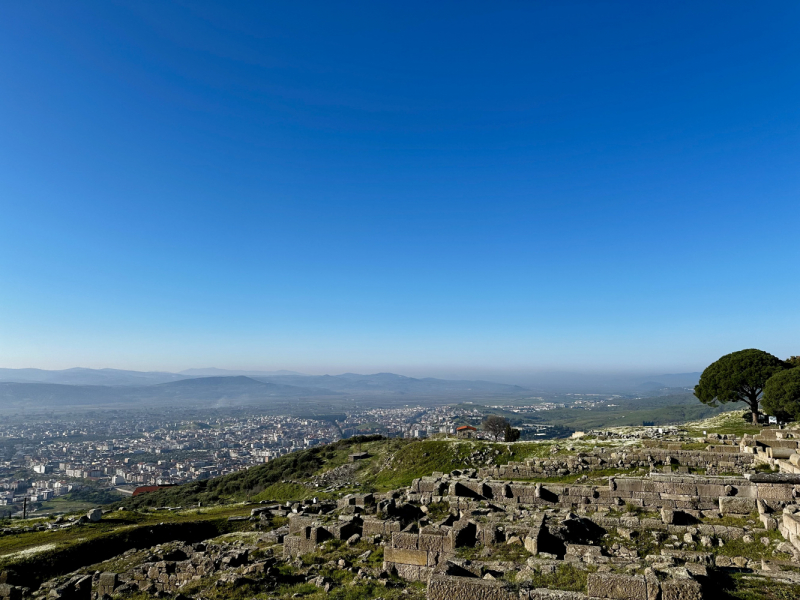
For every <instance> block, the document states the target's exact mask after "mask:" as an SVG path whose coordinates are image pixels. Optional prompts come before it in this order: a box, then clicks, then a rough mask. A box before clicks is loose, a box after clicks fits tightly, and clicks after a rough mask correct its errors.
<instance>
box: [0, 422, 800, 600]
mask: <svg viewBox="0 0 800 600" xmlns="http://www.w3.org/2000/svg"><path fill="white" fill-rule="evenodd" d="M790 447H791V448H793V450H791V452H792V456H794V458H791V460H790V459H776V458H774V457H773V456H772V455H773V454H774V453H776V452H778V450H777V449H779V448H790ZM767 450H769V451H767ZM795 451H797V452H795ZM781 452H784V451H783V450H782V451H781ZM797 457H800V434H796V433H795V432H793V431H786V430H784V431H783V432H781V431H778V430H765V431H763V432H762V431H760V430H758V429H755V428H753V427H751V426H749V425H748V424H747V423H745V422H744V421H743V420H742V419H741V416H740V415H739V414H738V413H728V414H723V415H716V416H713V417H710V418H708V419H705V420H701V421H695V422H690V423H684V424H682V425H680V426H675V427H669V428H666V429H663V428H662V431H661V432H659V431H658V429H657V428H645V427H641V426H638V427H619V428H608V429H604V430H596V431H592V432H589V433H587V434H585V435H582V436H578V437H577V438H576V439H570V440H548V441H532V442H514V443H504V442H485V441H479V440H468V439H463V440H462V439H444V438H443V439H430V440H407V439H405V440H404V439H385V438H382V437H380V436H362V437H357V438H351V439H347V440H342V441H339V442H336V443H334V444H330V445H327V446H319V447H314V448H309V449H306V450H302V451H298V452H295V453H292V454H289V455H286V456H283V457H281V458H278V459H276V460H274V461H270V462H269V463H267V464H264V465H261V466H256V467H251V468H249V469H247V470H245V471H241V472H237V473H234V474H231V475H227V476H225V477H219V478H215V479H210V480H207V481H196V482H193V483H189V484H185V485H181V486H176V487H172V488H168V489H163V490H160V491H155V492H151V493H146V494H142V495H139V496H136V497H133V498H128V499H126V500H123V501H121V502H119V503H117V504H116V505H113V506H111V507H110V508H111V509H112V510H108V511H106V512H105V514H101V513H100V512H99V511H93V512H90V513H89V515H87V517H88V518H87V517H83V518H81V519H78V518H77V517H78V516H79V515H74V516H69V515H67V516H64V517H59V518H58V519H56V520H53V519H52V518H50V519H32V520H29V521H28V522H27V523H26V524H25V527H18V526H16V522H12V523H10V524H9V525H10V527H7V528H6V529H5V530H3V532H2V533H3V534H2V536H0V567H2V568H3V569H5V570H6V572H7V575H6V577H7V579H8V581H9V582H11V584H12V585H13V584H17V585H27V586H29V587H32V588H34V589H36V588H38V587H39V586H43V587H41V588H39V589H40V591H39V594H40V595H41V594H42V593H43V592H48V593H49V590H56V591H58V594H59V597H67V596H70V595H74V594H80V593H82V592H81V590H86V589H88V588H87V587H86V586H90V587H92V588H93V589H95V590H96V591H98V593H109V594H110V593H112V592H113V594H114V595H115V596H117V597H119V598H121V599H127V598H133V597H134V596H135V597H137V598H141V600H144V598H145V597H147V596H142V594H146V595H148V596H149V595H152V596H155V597H161V598H163V597H165V596H174V595H176V594H180V595H182V596H183V597H185V598H198V599H199V598H208V599H210V600H222V599H223V598H237V599H238V598H242V599H244V598H251V597H259V598H260V597H262V595H263V597H264V598H267V597H269V598H280V599H281V600H290V599H291V598H297V597H306V596H307V597H309V598H310V599H311V600H323V599H324V598H326V597H327V596H333V597H334V598H337V599H341V600H346V599H349V600H353V599H361V598H363V599H365V600H366V599H367V598H372V597H377V596H381V597H383V598H386V599H392V600H395V599H396V600H399V599H400V598H402V597H409V596H410V597H411V598H414V599H419V600H421V599H422V597H423V596H427V599H428V600H446V598H448V597H449V594H452V593H453V592H452V590H457V591H458V596H459V597H460V598H464V599H465V600H478V599H479V598H491V599H493V598H497V599H499V600H522V599H523V598H527V599H528V600H530V599H531V598H533V599H534V600H551V599H552V598H555V597H558V598H559V599H561V600H589V598H597V597H599V598H606V599H607V600H614V599H616V600H619V598H621V596H618V595H614V594H616V592H614V591H613V590H615V589H625V590H628V591H626V592H625V593H626V594H627V595H625V596H624V598H626V599H627V600H650V599H652V598H658V597H660V598H661V600H678V599H681V600H682V599H691V600H700V599H701V598H715V597H720V598H740V599H742V600H744V599H753V598H768V599H770V600H779V599H783V598H790V597H796V595H797V594H798V593H800V576H797V572H800V545H799V544H797V543H796V541H797V540H796V538H795V537H793V536H794V534H793V533H791V532H792V531H795V529H796V531H797V532H800V506H798V505H797V504H796V501H795V492H794V490H795V486H800V476H796V475H793V473H794V471H792V469H794V468H795V467H794V466H793V465H796V464H800V459H798V458H797ZM776 469H780V471H781V472H782V473H783V474H776V473H773V471H774V470H776ZM799 470H800V469H799ZM795 512H797V515H798V516H797V517H795V516H794V515H795ZM100 571H103V572H105V573H104V574H103V575H102V576H100V575H94V576H92V573H97V572H100ZM742 573H748V574H749V575H748V576H747V577H742V576H741V574H742ZM53 577H55V578H54V579H51V580H50V581H45V580H47V579H48V578H53ZM615 586H617V587H615ZM619 586H624V587H623V588H620V587H619ZM640 588H641V590H642V592H641V593H642V594H643V595H638V594H639V591H637V590H639V589H640ZM15 589H18V588H15ZM648 589H649V590H651V591H652V592H653V593H652V595H650V593H649V592H647V590H648ZM553 594H556V595H555V596H554V595H553ZM559 594H560V595H559ZM51 595H52V594H51Z"/></svg>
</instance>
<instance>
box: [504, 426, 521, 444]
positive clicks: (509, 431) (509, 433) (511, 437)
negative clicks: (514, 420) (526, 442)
mask: <svg viewBox="0 0 800 600" xmlns="http://www.w3.org/2000/svg"><path fill="white" fill-rule="evenodd" d="M519 436H520V433H519V429H514V428H512V427H511V425H510V424H508V425H506V429H505V432H504V433H503V439H504V440H505V441H507V442H516V441H517V440H518V439H519Z"/></svg>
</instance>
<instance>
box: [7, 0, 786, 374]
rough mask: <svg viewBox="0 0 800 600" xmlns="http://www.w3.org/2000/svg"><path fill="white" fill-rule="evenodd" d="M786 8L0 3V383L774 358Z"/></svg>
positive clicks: (780, 288) (653, 368) (782, 237)
mask: <svg viewBox="0 0 800 600" xmlns="http://www.w3.org/2000/svg"><path fill="white" fill-rule="evenodd" d="M799 26H800V4H798V3H796V2H771V3H767V4H763V3H762V4H756V3H746V2H741V3H737V2H719V3H714V2H706V3H696V2H674V3H650V2H627V3H626V2H596V1H592V2H566V1H565V2H508V3H502V2H499V3H491V5H490V4H489V3H464V2H457V3H445V2H442V3H434V5H433V6H431V3H411V2H404V3H374V2H364V3H342V4H338V3H328V2H319V3H303V2H292V3H245V2H241V3H235V2H233V3H232V2H224V3H223V2H217V3H210V2H206V3H204V2H191V3H190V2H185V3H183V2H174V3H168V2H140V1H137V2H70V3H45V2H24V3H19V2H17V3H8V2H6V3H3V4H2V6H0V81H1V82H2V83H0V366H6V367H28V366H34V367H42V368H64V367H71V366H89V367H116V368H135V369H167V370H178V369H183V368H188V367H202V366H212V365H213V366H217V367H223V368H260V369H280V368H286V369H295V370H300V371H306V372H314V373H321V372H342V371H385V370H391V371H395V372H402V373H405V374H413V375H424V374H430V375H446V376H464V375H471V376H477V375H480V376H485V377H489V376H492V375H495V378H501V377H502V375H503V373H507V374H508V373H527V372H536V371H542V370H545V371H547V370H571V371H582V372H596V371H650V372H654V373H660V372H677V371H689V370H700V369H702V368H703V367H704V366H705V365H707V364H708V363H709V362H710V361H712V360H715V359H716V358H717V357H719V356H720V355H721V354H725V353H727V352H730V351H733V350H738V349H741V348H747V347H759V348H762V349H765V350H768V351H770V352H773V353H775V354H777V355H779V356H781V357H785V356H788V355H789V354H800V336H798V333H799V332H800V316H798V310H797V306H796V305H797V298H798V297H800V278H798V264H799V263H798V259H799V258H800V245H799V244H798V231H799V230H800V227H799V226H800V217H799V216H798V191H800V185H799V184H800V168H798V165H800V145H799V144H798V142H800V135H799V133H800V131H799V130H798V126H799V125H800V60H798V58H800V36H798V35H797V32H798V27H799Z"/></svg>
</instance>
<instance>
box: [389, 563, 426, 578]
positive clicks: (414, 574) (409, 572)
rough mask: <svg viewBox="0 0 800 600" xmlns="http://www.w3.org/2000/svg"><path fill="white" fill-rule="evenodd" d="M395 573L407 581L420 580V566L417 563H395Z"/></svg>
mask: <svg viewBox="0 0 800 600" xmlns="http://www.w3.org/2000/svg"><path fill="white" fill-rule="evenodd" d="M394 569H395V571H397V575H398V576H399V577H401V578H403V579H405V580H407V581H420V567H419V566H417V565H403V564H395V565H394Z"/></svg>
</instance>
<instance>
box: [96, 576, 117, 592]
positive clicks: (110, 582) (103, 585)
mask: <svg viewBox="0 0 800 600" xmlns="http://www.w3.org/2000/svg"><path fill="white" fill-rule="evenodd" d="M117 585H118V577H117V574H116V573H112V572H110V571H106V572H105V573H100V577H99V578H98V580H97V594H98V596H102V595H103V594H108V595H109V596H110V595H111V594H113V593H114V589H115V588H116V587H117Z"/></svg>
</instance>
